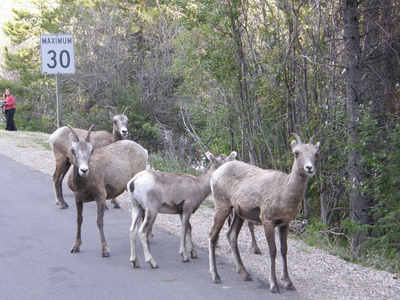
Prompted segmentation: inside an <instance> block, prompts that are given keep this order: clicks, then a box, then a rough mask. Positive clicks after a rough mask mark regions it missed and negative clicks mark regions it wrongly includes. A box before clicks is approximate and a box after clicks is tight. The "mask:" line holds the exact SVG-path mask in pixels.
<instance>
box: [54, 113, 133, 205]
mask: <svg viewBox="0 0 400 300" xmlns="http://www.w3.org/2000/svg"><path fill="white" fill-rule="evenodd" d="M106 108H109V109H110V117H111V119H112V121H113V133H109V132H107V131H93V132H92V133H91V143H92V146H93V147H94V148H95V149H99V148H102V147H104V146H107V145H109V144H111V143H114V142H116V141H119V140H125V139H127V138H128V127H127V126H128V118H127V117H126V115H125V113H126V111H127V110H128V109H129V107H127V108H125V110H124V112H123V113H122V114H118V113H117V111H116V110H115V109H114V108H113V107H111V106H106ZM112 112H113V113H114V115H112ZM75 132H76V133H77V134H78V136H79V138H80V139H84V138H85V137H86V135H87V133H88V132H87V130H83V129H78V128H75ZM69 134H70V130H69V128H68V127H67V126H64V127H61V128H59V129H57V130H56V131H55V132H54V133H53V134H52V135H50V145H51V148H52V149H53V153H54V157H55V160H56V169H55V171H54V174H53V184H54V192H55V196H56V204H57V205H60V206H61V208H67V207H68V204H67V203H66V202H65V200H64V197H63V192H62V182H63V179H64V177H65V175H66V174H67V172H68V170H69V168H70V166H71V163H72V154H71V151H70V148H71V144H70V141H69V138H68V136H69ZM111 202H112V204H113V205H114V208H119V204H118V202H117V201H116V200H115V199H112V200H111Z"/></svg>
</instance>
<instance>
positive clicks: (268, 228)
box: [264, 222, 279, 293]
mask: <svg viewBox="0 0 400 300" xmlns="http://www.w3.org/2000/svg"><path fill="white" fill-rule="evenodd" d="M264 232H265V237H266V239H267V242H268V248H269V256H270V259H271V271H270V275H269V284H270V291H271V292H272V293H279V286H278V280H277V279H276V273H275V258H276V244H275V224H274V223H273V222H264Z"/></svg>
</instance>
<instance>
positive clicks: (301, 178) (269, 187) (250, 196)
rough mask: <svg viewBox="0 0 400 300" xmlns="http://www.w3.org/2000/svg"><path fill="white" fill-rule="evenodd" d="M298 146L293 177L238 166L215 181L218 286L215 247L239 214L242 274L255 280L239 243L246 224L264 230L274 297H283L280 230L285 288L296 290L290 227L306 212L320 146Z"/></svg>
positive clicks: (233, 237)
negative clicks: (230, 218) (277, 263)
mask: <svg viewBox="0 0 400 300" xmlns="http://www.w3.org/2000/svg"><path fill="white" fill-rule="evenodd" d="M294 136H295V137H296V139H297V142H296V141H293V142H292V151H293V154H294V157H295V158H294V163H293V166H292V171H291V173H290V174H286V173H283V172H281V171H276V170H263V169H261V168H258V167H255V166H252V165H249V164H246V163H244V162H240V161H234V162H230V163H227V164H225V165H223V166H222V167H221V168H219V169H218V170H217V171H215V172H214V174H213V175H212V177H211V181H210V184H211V190H212V194H213V196H214V201H215V210H214V225H213V227H212V230H211V232H210V245H209V259H210V274H211V276H212V279H213V281H214V283H221V279H220V276H219V275H218V272H217V265H216V262H215V244H216V242H217V240H218V236H219V233H220V230H221V228H222V226H223V225H224V223H225V220H226V218H227V217H228V216H229V214H230V213H231V210H232V209H233V211H234V218H233V221H232V224H231V227H230V228H229V230H228V233H227V236H228V240H229V243H230V245H231V247H232V252H233V257H234V261H235V264H236V268H237V271H238V273H240V274H241V275H242V276H243V278H244V280H252V279H251V276H250V274H249V273H248V272H247V271H246V269H245V267H244V265H243V263H242V260H241V258H240V254H239V250H238V246H237V238H238V235H239V232H240V229H241V227H242V225H243V221H244V219H246V220H251V221H254V222H258V223H261V224H262V225H263V226H264V231H265V236H266V239H267V242H268V247H269V254H270V258H271V274H270V277H269V281H270V290H271V292H279V288H278V281H277V279H276V274H275V257H276V245H275V227H279V236H280V242H281V253H282V262H283V268H282V273H283V278H282V280H283V283H284V287H285V288H286V289H289V290H294V289H295V288H294V286H293V283H292V281H291V280H290V278H289V273H288V270H287V258H286V257H287V234H288V226H289V222H290V221H291V220H292V219H293V218H294V217H295V216H296V215H297V214H298V213H299V212H300V209H301V206H302V200H303V197H304V194H305V191H306V188H307V181H308V177H310V176H313V175H314V174H315V165H314V163H315V156H316V153H317V151H318V148H319V143H317V144H316V145H314V144H313V138H311V140H310V142H309V143H308V144H303V143H302V141H301V139H300V137H299V136H298V135H297V134H294Z"/></svg>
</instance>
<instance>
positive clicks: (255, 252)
mask: <svg viewBox="0 0 400 300" xmlns="http://www.w3.org/2000/svg"><path fill="white" fill-rule="evenodd" d="M253 253H254V254H257V255H262V253H261V250H260V249H258V248H255V249H253Z"/></svg>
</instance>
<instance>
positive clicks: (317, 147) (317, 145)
mask: <svg viewBox="0 0 400 300" xmlns="http://www.w3.org/2000/svg"><path fill="white" fill-rule="evenodd" d="M315 149H316V150H317V151H318V149H319V142H318V143H317V144H316V145H315Z"/></svg>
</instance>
